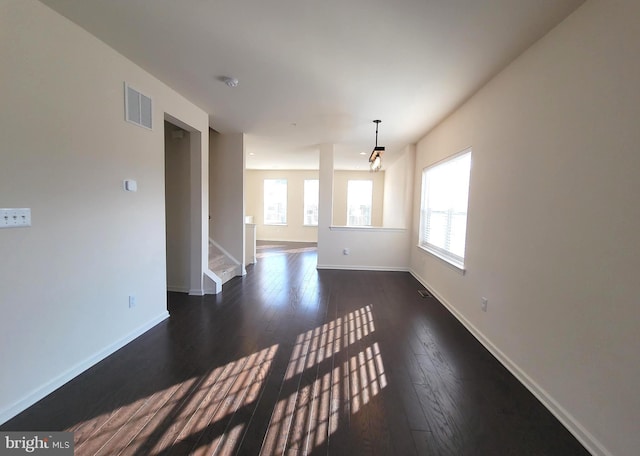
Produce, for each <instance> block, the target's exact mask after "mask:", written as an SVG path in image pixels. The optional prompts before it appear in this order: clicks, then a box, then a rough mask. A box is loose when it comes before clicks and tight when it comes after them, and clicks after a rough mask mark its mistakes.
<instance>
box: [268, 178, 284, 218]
mask: <svg viewBox="0 0 640 456" xmlns="http://www.w3.org/2000/svg"><path fill="white" fill-rule="evenodd" d="M264 224H265V225H286V224H287V180H286V179H265V180H264Z"/></svg>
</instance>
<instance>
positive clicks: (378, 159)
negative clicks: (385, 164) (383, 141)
mask: <svg viewBox="0 0 640 456" xmlns="http://www.w3.org/2000/svg"><path fill="white" fill-rule="evenodd" d="M380 122H382V121H381V120H374V121H373V123H375V124H376V146H375V147H374V148H373V152H371V155H370V156H369V169H370V170H371V171H374V172H377V171H380V169H381V168H382V152H384V146H378V125H379V124H380Z"/></svg>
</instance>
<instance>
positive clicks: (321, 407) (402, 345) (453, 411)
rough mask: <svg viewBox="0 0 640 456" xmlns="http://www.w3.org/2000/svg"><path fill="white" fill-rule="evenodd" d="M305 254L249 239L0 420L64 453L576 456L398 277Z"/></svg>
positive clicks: (514, 385)
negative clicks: (189, 292) (220, 271)
mask: <svg viewBox="0 0 640 456" xmlns="http://www.w3.org/2000/svg"><path fill="white" fill-rule="evenodd" d="M315 267H316V251H315V246H314V245H313V244H300V243H275V242H274V243H267V244H265V243H260V245H259V248H258V263H256V264H255V265H253V266H249V267H248V269H247V275H246V276H245V277H243V278H235V279H233V280H232V281H230V282H229V283H227V284H226V285H225V286H224V289H223V292H222V293H221V294H220V295H218V296H205V297H193V296H186V295H182V294H178V293H169V311H170V314H171V317H170V318H169V319H168V320H166V321H165V322H163V323H161V324H160V325H158V326H156V327H155V328H153V329H152V330H151V331H149V332H147V333H146V334H144V335H142V336H141V337H139V338H138V339H136V340H135V341H133V342H132V343H130V344H129V345H127V346H126V347H124V348H122V349H121V350H119V351H118V352H116V353H115V354H114V355H112V356H110V357H108V358H107V359H105V360H104V361H102V362H101V363H99V364H97V365H96V366H94V367H93V368H91V369H90V370H88V371H87V372H85V373H84V374H82V375H80V376H79V377H77V378H76V379H74V380H72V381H71V382H69V383H68V384H66V385H64V386H63V387H62V388H60V389H59V390H58V391H56V392H54V393H53V394H51V395H49V396H48V397H46V398H45V399H43V400H41V401H40V402H38V403H37V404H35V405H34V406H33V407H31V408H29V409H28V410H26V411H24V412H23V413H21V414H20V415H18V416H17V417H15V418H14V419H12V420H10V421H9V422H7V423H5V424H4V425H3V426H1V427H0V429H1V430H5V431H8V430H12V431H14V430H15V431H28V430H47V431H62V430H69V431H73V432H74V433H75V446H76V449H75V454H76V455H93V454H104V455H116V454H125V455H129V454H133V455H163V456H164V455H184V454H198V455H200V454H221V455H230V454H243V455H257V454H264V455H274V454H287V455H289V454H309V455H325V454H332V455H369V454H379V455H562V456H567V455H586V454H588V453H587V451H586V450H585V449H584V448H583V447H582V446H581V445H580V444H579V443H578V442H577V441H576V440H575V438H574V437H573V436H572V435H571V434H570V433H569V432H568V431H567V430H566V429H565V428H564V427H563V426H562V425H561V424H560V423H559V422H558V421H557V420H556V419H555V418H554V417H553V416H552V415H551V414H550V413H549V412H548V411H547V410H546V409H545V408H544V407H543V406H542V405H541V404H540V403H539V402H538V401H537V400H536V399H535V398H534V397H533V396H532V395H531V394H530V393H529V392H528V391H527V390H526V389H525V388H524V387H523V386H522V385H521V384H520V383H519V382H518V381H517V380H516V379H515V378H514V377H513V376H512V375H511V374H510V373H509V372H508V371H507V370H506V369H505V368H504V367H502V365H501V364H499V363H498V362H497V361H496V360H495V359H494V358H493V357H492V356H491V354H489V353H488V352H487V351H486V350H485V349H484V348H483V347H482V346H481V345H480V344H479V343H478V342H477V341H476V340H475V339H474V338H473V336H471V334H469V332H467V331H466V329H464V328H463V327H462V326H461V325H460V323H458V321H457V320H456V319H455V318H454V317H453V316H451V314H450V313H449V312H448V311H447V310H446V309H445V308H444V307H442V305H441V304H440V303H438V302H437V301H436V300H434V299H433V298H426V299H425V298H421V297H420V296H419V294H418V290H419V289H421V288H422V287H421V286H420V284H419V283H418V282H417V281H416V280H415V279H414V278H413V277H411V275H409V274H408V273H399V272H365V271H328V270H322V271H317V270H316V269H315Z"/></svg>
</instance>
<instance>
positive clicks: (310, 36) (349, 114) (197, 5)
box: [41, 0, 583, 169]
mask: <svg viewBox="0 0 640 456" xmlns="http://www.w3.org/2000/svg"><path fill="white" fill-rule="evenodd" d="M41 1H42V3H44V4H46V5H49V6H50V7H51V8H53V9H54V10H56V11H58V12H59V13H61V14H63V15H64V16H66V17H68V18H69V19H71V20H72V21H74V22H76V23H77V24H79V25H80V26H82V27H83V28H85V29H86V30H88V31H89V32H90V33H92V34H93V35H95V36H97V37H98V38H100V39H101V40H103V41H104V42H106V43H107V44H108V45H110V46H111V47H113V48H114V49H116V50H117V51H119V52H120V53H122V54H123V55H125V56H126V57H128V58H129V59H131V60H133V61H134V62H136V63H137V64H138V65H140V66H142V67H143V68H145V69H146V70H148V71H149V72H150V73H152V74H154V75H155V76H156V77H158V78H159V79H161V80H162V81H164V82H165V83H166V84H167V85H169V86H171V87H173V88H174V89H175V90H177V91H178V92H180V93H182V94H183V95H184V96H186V97H187V98H188V99H189V100H191V101H192V102H193V103H195V104H196V105H198V106H200V107H201V108H203V109H204V110H205V111H207V112H208V113H209V119H210V125H211V127H212V128H214V129H216V130H218V131H220V132H244V133H245V134H246V135H247V137H246V147H247V152H248V153H250V154H254V155H250V156H248V157H247V167H248V168H263V169H265V168H266V169H271V168H282V169H309V168H317V163H318V157H317V145H318V144H321V143H333V144H335V147H336V151H337V152H338V153H337V154H336V165H337V167H339V168H349V169H354V168H357V167H358V166H361V167H362V168H363V169H366V165H367V163H366V161H367V158H368V154H369V153H370V151H371V150H372V148H373V145H374V141H375V125H374V124H373V123H372V121H373V120H374V119H382V123H381V124H380V134H379V144H380V145H384V146H386V147H387V151H386V153H385V157H384V159H385V162H386V163H387V164H388V163H389V162H390V161H393V159H394V155H395V154H397V153H398V152H399V150H400V149H401V148H402V147H404V146H405V145H407V144H410V143H413V142H415V141H416V140H417V139H419V138H420V137H421V136H423V135H424V134H425V133H426V132H427V131H429V130H430V129H431V128H433V127H434V126H435V125H436V124H437V123H438V122H440V121H441V120H442V119H443V118H444V117H446V116H447V115H448V114H449V113H450V112H451V111H452V110H453V109H455V108H456V107H457V106H459V105H460V104H461V103H462V102H463V101H464V100H466V99H467V98H468V97H469V96H471V95H472V94H473V93H474V92H475V91H476V90H477V89H478V88H479V87H481V86H482V84H484V83H485V82H486V81H488V80H489V79H490V78H491V77H492V76H493V75H494V74H496V73H497V72H498V71H500V70H501V69H502V68H504V67H505V66H506V65H507V64H508V63H509V62H510V61H511V60H513V59H514V58H515V57H516V56H517V55H519V54H520V53H522V52H523V51H524V50H525V49H526V48H527V47H529V46H530V45H531V44H533V43H534V42H535V41H536V40H537V39H539V38H540V37H542V36H543V35H544V34H545V33H546V32H547V31H549V30H550V29H551V28H552V27H553V26H554V25H556V24H557V23H559V22H560V21H561V20H562V19H564V18H565V17H566V16H567V15H568V14H570V13H571V12H572V11H573V10H575V9H576V8H577V7H578V6H579V5H580V4H581V3H583V0H395V1H391V0H386V1H385V0H340V1H337V0H315V1H314V0H271V1H266V0H179V1H177V0H41ZM223 76H232V77H235V78H237V79H238V80H239V81H240V84H239V85H238V87H235V88H229V87H227V86H226V85H225V84H224V83H223V82H221V81H220V78H221V77H223ZM360 152H365V154H366V155H365V156H362V155H359V153H360ZM452 152H455V151H452Z"/></svg>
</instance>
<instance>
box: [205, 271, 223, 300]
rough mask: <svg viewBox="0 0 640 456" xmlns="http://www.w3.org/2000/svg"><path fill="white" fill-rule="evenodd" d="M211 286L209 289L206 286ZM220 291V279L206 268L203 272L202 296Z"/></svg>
mask: <svg viewBox="0 0 640 456" xmlns="http://www.w3.org/2000/svg"><path fill="white" fill-rule="evenodd" d="M209 284H212V286H211V287H209V286H208V285H209ZM221 291H222V279H221V278H220V277H218V275H217V274H216V273H215V272H213V271H212V270H211V269H209V268H207V269H205V271H204V291H203V294H202V295H206V294H218V293H220V292H221Z"/></svg>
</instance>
